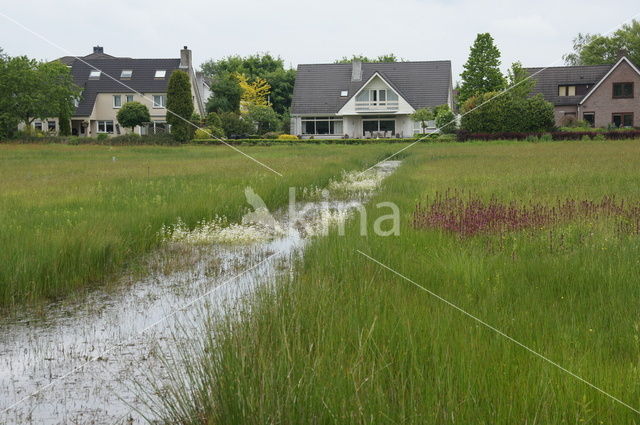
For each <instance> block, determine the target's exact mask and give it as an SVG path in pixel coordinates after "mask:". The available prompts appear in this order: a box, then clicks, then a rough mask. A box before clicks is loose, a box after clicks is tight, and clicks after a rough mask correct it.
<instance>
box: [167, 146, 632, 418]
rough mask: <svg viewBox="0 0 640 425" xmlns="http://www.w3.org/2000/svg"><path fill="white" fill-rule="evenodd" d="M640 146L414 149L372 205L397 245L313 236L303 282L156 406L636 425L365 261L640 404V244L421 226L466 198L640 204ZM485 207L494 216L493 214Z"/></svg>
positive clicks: (290, 284)
mask: <svg viewBox="0 0 640 425" xmlns="http://www.w3.org/2000/svg"><path fill="white" fill-rule="evenodd" d="M639 168H640V143H638V141H629V142H620V143H618V142H613V143H612V142H606V143H601V142H584V143H567V144H557V143H537V144H529V143H504V142H500V143H484V144H474V143H472V144H444V145H427V146H415V147H414V148H412V150H411V155H410V156H409V157H408V158H407V159H406V160H405V161H404V164H403V166H402V167H401V168H400V169H399V170H398V171H397V172H396V173H395V174H394V175H392V176H391V177H389V179H388V180H386V181H385V183H384V185H383V186H382V190H381V192H380V193H379V194H378V195H377V196H375V197H374V198H373V199H372V200H371V202H370V204H369V205H370V206H369V207H368V208H367V212H368V214H369V217H371V219H370V220H372V219H375V218H376V217H377V214H380V212H378V210H377V209H376V208H374V207H373V205H374V204H375V203H376V202H382V201H391V202H395V203H396V204H397V205H399V206H400V209H401V212H402V217H403V219H402V228H401V233H400V236H398V237H379V236H376V235H374V234H371V233H369V234H368V236H367V237H362V236H360V223H358V222H357V220H353V221H352V222H350V223H349V224H348V225H347V228H346V234H345V235H344V236H341V235H339V234H338V232H335V231H334V232H331V233H330V234H329V235H328V236H327V237H325V238H317V239H314V242H313V243H312V244H311V245H310V246H309V247H308V248H307V250H306V252H305V257H304V258H303V259H301V260H300V262H299V264H298V265H297V267H295V272H294V274H293V276H291V277H290V278H284V277H283V278H281V279H280V281H279V283H278V285H277V286H276V290H275V291H274V290H266V289H265V290H261V291H260V292H259V293H258V296H257V297H254V298H252V299H249V300H247V301H246V303H245V304H243V305H242V307H241V308H237V307H236V309H235V310H234V311H235V312H236V316H235V317H216V318H215V319H213V320H211V322H210V323H209V327H208V332H207V333H205V334H203V335H202V336H201V338H200V341H201V344H202V345H201V349H200V350H193V351H190V352H189V354H187V355H185V357H186V359H184V360H185V362H186V363H187V364H188V365H190V369H189V370H190V372H189V374H188V375H182V376H178V377H176V379H175V381H174V386H173V387H172V389H171V390H170V391H168V392H167V393H165V395H164V397H161V398H160V401H159V404H158V405H156V408H157V409H158V411H159V412H161V413H162V414H163V415H164V417H165V419H166V421H167V423H175V424H232V423H278V424H301V423H332V424H354V423H358V424H381V423H382V424H387V423H388V424H391V423H394V424H395V423H402V424H471V423H474V424H475V423H487V424H505V425H507V424H509V425H510V424H515V423H517V424H525V423H526V424H533V423H540V424H561V423H566V424H584V423H587V424H637V423H638V422H639V420H638V418H639V417H638V414H637V413H636V412H634V411H633V410H631V409H629V408H627V407H625V406H623V405H621V404H620V403H616V402H615V401H613V400H612V399H611V398H608V397H606V396H605V395H603V394H602V393H600V392H598V391H596V390H594V389H593V388H590V387H589V386H587V385H585V384H584V383H583V382H580V381H579V380H576V379H575V378H574V377H572V376H570V375H569V374H567V373H565V372H563V371H562V370H560V369H558V368H556V367H553V366H552V365H550V364H549V363H546V362H544V361H542V360H541V359H539V358H537V357H535V356H533V355H532V354H531V353H530V352H528V351H526V350H524V349H522V348H521V347H519V346H517V345H515V344H513V342H511V341H509V340H507V339H505V338H503V337H501V336H500V335H498V334H496V333H495V332H492V331H491V330H489V329H487V328H484V327H482V326H479V324H478V323H477V322H474V321H473V320H470V319H469V318H468V317H465V316H464V315H463V314H461V313H460V312H459V311H456V310H455V309H452V308H451V307H450V306H448V305H446V304H444V303H442V302H440V301H438V300H437V299H435V298H433V297H431V296H430V295H429V294H428V293H426V292H424V291H421V290H420V289H419V288H416V287H415V286H412V285H410V284H409V283H408V282H406V281H404V280H402V279H401V278H399V277H398V276H396V275H394V274H392V273H390V272H388V271H385V270H384V269H383V268H381V267H380V266H378V265H376V264H375V263H372V262H371V261H369V260H367V259H366V258H364V257H363V256H362V255H360V254H358V252H357V250H361V251H363V252H366V253H367V254H368V255H371V256H372V257H373V258H376V259H378V260H379V261H381V262H382V263H384V264H387V265H388V266H389V267H391V268H393V269H395V270H397V271H398V272H400V273H402V274H403V275H405V276H407V277H408V278H410V279H412V280H414V281H415V282H417V283H419V284H420V285H423V286H424V287H425V288H427V289H429V290H430V291H433V292H435V293H436V294H438V295H439V296H442V297H443V298H445V299H446V300H449V301H450V302H452V303H454V304H455V305H458V306H460V308H462V309H464V310H465V311H468V312H469V313H470V314H473V315H474V316H476V317H478V318H480V319H481V320H483V321H485V322H487V323H489V324H491V325H492V326H495V327H496V328H498V329H500V330H501V331H503V332H505V333H506V334H508V335H509V336H511V337H513V338H515V339H516V340H518V341H520V342H521V343H523V344H525V345H527V346H528V347H531V348H532V349H534V350H536V351H538V352H540V353H541V354H543V355H544V356H546V357H548V358H550V359H551V360H553V361H554V362H557V363H558V364H560V365H562V366H563V367H565V368H567V369H568V370H570V371H572V372H573V373H576V374H577V375H579V376H581V377H583V378H584V379H585V380H587V381H589V382H591V383H593V384H594V385H596V386H598V387H599V388H602V389H603V390H604V391H606V392H608V393H610V394H612V395H613V396H615V397H617V398H619V399H620V400H622V401H624V402H626V403H628V404H629V405H631V406H632V407H635V408H638V407H640V401H639V400H640V387H639V386H638V379H639V378H640V376H639V372H638V370H640V368H639V367H638V364H639V360H638V359H640V344H639V342H638V341H640V321H639V319H638V315H637V310H638V306H640V287H639V286H638V282H639V281H640V262H639V260H638V258H640V240H639V237H638V235H637V234H635V233H634V232H627V233H620V232H617V231H616V229H615V226H611V225H610V224H611V223H610V218H608V217H605V216H601V215H598V216H597V217H596V216H590V217H588V219H584V220H578V221H577V222H572V221H569V222H565V221H563V222H560V223H556V224H555V225H554V226H553V232H554V235H553V237H552V238H551V243H550V242H549V240H550V238H549V228H544V229H542V230H540V229H538V230H535V229H532V228H529V229H525V230H526V231H518V230H516V231H512V232H497V233H496V232H480V233H478V232H476V233H474V234H470V235H468V236H465V237H460V236H459V235H458V234H457V233H456V232H451V231H449V230H446V229H442V228H441V226H437V228H432V227H431V226H427V227H425V228H423V227H422V226H418V227H416V226H414V225H413V219H414V211H415V207H416V205H417V204H418V203H420V204H422V205H425V206H428V205H430V204H429V200H433V199H435V197H436V194H437V193H444V192H445V191H447V190H448V189H453V190H455V191H458V192H459V193H469V192H471V193H474V194H476V195H477V197H478V198H480V199H483V200H485V201H484V202H488V200H490V199H492V197H493V198H495V199H496V203H499V204H500V205H511V204H512V203H515V205H518V206H521V205H538V204H540V205H544V206H545V208H546V207H553V206H554V205H556V203H557V200H558V199H561V200H563V199H567V198H571V199H577V200H593V201H595V202H599V200H602V199H603V198H604V197H606V196H613V195H615V197H616V199H619V200H622V199H624V200H625V204H626V203H629V204H635V203H637V202H638V201H639V200H640V174H639V173H638V169H639ZM485 206H486V204H485Z"/></svg>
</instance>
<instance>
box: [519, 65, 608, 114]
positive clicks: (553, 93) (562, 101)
mask: <svg viewBox="0 0 640 425" xmlns="http://www.w3.org/2000/svg"><path fill="white" fill-rule="evenodd" d="M612 66H613V65H593V66H557V67H550V68H546V69H545V68H526V71H527V72H529V74H530V75H532V74H536V73H537V74H536V75H534V76H533V79H534V80H536V82H537V84H536V87H535V88H534V90H533V92H534V93H541V94H542V95H543V96H544V98H545V100H547V101H549V102H551V103H553V104H554V105H556V106H567V105H577V104H578V103H580V101H581V100H582V99H583V98H584V97H585V96H586V94H587V93H588V91H589V90H591V89H592V88H593V86H594V85H596V84H598V82H599V81H600V80H601V79H602V78H603V77H604V76H605V75H606V73H607V72H609V70H610V69H611V67H612ZM580 84H588V85H589V86H590V87H589V89H588V90H587V93H584V94H582V95H580V96H558V86H560V85H580Z"/></svg>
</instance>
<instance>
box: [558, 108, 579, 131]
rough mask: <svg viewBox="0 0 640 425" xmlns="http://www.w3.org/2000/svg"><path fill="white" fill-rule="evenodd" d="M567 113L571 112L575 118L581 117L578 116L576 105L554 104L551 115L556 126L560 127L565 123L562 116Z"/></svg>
mask: <svg viewBox="0 0 640 425" xmlns="http://www.w3.org/2000/svg"><path fill="white" fill-rule="evenodd" d="M567 114H569V115H570V114H573V115H575V117H576V119H581V117H579V116H578V105H568V106H556V107H555V108H554V110H553V116H554V118H555V120H556V125H557V126H558V127H562V126H563V125H564V124H565V123H564V117H565V116H566V115H567Z"/></svg>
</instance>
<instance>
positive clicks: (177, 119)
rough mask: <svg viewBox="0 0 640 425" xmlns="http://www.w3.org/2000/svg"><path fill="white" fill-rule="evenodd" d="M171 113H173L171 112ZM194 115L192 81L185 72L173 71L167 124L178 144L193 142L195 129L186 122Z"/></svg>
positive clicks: (169, 86)
mask: <svg viewBox="0 0 640 425" xmlns="http://www.w3.org/2000/svg"><path fill="white" fill-rule="evenodd" d="M169 111H171V112H169ZM192 115H193V99H192V98H191V81H190V80H189V75H187V73H186V72H184V71H173V72H172V73H171V77H170V78H169V85H168V87H167V123H168V124H169V125H171V134H172V135H173V137H174V139H176V141H178V142H186V141H188V140H191V135H192V134H193V129H194V127H193V126H192V125H191V123H190V122H188V121H185V119H187V118H191V116H192Z"/></svg>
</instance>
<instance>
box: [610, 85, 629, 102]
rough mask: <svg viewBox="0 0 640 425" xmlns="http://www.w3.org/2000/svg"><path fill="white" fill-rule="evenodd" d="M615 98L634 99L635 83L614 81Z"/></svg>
mask: <svg viewBox="0 0 640 425" xmlns="http://www.w3.org/2000/svg"><path fill="white" fill-rule="evenodd" d="M613 98H614V99H633V83H613Z"/></svg>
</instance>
